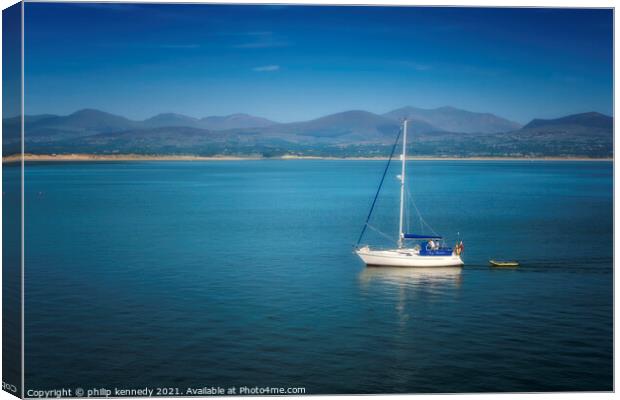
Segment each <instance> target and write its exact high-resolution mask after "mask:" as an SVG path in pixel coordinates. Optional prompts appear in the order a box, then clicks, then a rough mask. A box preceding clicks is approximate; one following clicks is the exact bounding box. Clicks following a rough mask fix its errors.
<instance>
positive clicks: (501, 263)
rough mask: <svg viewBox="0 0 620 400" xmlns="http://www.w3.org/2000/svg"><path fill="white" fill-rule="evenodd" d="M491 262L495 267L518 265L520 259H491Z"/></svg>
mask: <svg viewBox="0 0 620 400" xmlns="http://www.w3.org/2000/svg"><path fill="white" fill-rule="evenodd" d="M489 264H491V266H493V267H518V266H519V262H518V261H499V260H489Z"/></svg>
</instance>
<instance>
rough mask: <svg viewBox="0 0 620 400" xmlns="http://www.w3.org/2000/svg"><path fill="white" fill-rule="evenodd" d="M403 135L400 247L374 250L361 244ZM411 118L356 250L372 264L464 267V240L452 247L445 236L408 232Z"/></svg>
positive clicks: (390, 158) (385, 171)
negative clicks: (408, 162)
mask: <svg viewBox="0 0 620 400" xmlns="http://www.w3.org/2000/svg"><path fill="white" fill-rule="evenodd" d="M401 132H402V134H403V140H402V142H403V149H402V154H401V156H400V159H401V174H400V176H399V177H398V178H399V180H400V218H399V227H398V241H397V247H396V248H389V249H371V248H370V246H368V245H364V246H361V247H360V243H361V240H362V238H363V236H364V232H365V231H366V228H367V227H368V226H369V221H370V217H371V215H372V211H373V209H374V207H375V204H376V202H377V198H378V196H379V192H380V191H381V186H382V185H383V181H384V180H385V176H386V173H387V171H388V168H389V165H390V161H391V160H392V157H393V155H394V151H395V149H396V146H397V144H398V139H399V136H400V133H401ZM406 160H407V120H406V119H405V120H404V121H403V125H402V129H401V131H399V134H398V136H397V137H396V141H395V142H394V146H393V147H392V152H391V154H390V157H389V158H388V162H387V165H386V167H385V170H384V172H383V177H382V178H381V182H380V183H379V188H378V189H377V192H376V194H375V198H374V200H373V202H372V205H371V207H370V212H369V213H368V217H367V218H366V223H365V224H364V227H363V228H362V232H361V233H360V236H359V239H358V241H357V245H356V248H355V253H356V254H357V255H358V256H359V257H360V258H361V259H362V261H364V263H366V265H371V266H389V267H460V266H462V265H463V260H462V259H461V253H462V251H463V242H462V241H461V242H460V243H458V242H457V244H456V245H455V246H454V248H452V247H448V246H446V245H444V240H443V237H441V236H439V235H436V234H432V235H424V234H416V233H406V232H405V231H404V218H405V191H406V179H405V178H406V172H407V163H406Z"/></svg>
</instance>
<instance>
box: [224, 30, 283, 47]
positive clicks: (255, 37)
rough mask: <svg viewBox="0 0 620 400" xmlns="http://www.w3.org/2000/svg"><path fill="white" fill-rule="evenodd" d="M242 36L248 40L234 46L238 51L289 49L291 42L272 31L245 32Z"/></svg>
mask: <svg viewBox="0 0 620 400" xmlns="http://www.w3.org/2000/svg"><path fill="white" fill-rule="evenodd" d="M241 36H243V37H244V38H246V41H245V42H243V43H237V44H235V45H233V47H234V48H237V49H266V48H271V47H287V46H289V45H290V42H289V41H287V40H284V39H282V38H280V37H278V36H276V35H274V33H273V32H271V31H255V32H245V33H243V34H242V35H241Z"/></svg>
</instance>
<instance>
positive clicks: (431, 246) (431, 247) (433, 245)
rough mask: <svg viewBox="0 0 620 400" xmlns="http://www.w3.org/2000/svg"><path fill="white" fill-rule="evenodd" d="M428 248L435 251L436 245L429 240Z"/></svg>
mask: <svg viewBox="0 0 620 400" xmlns="http://www.w3.org/2000/svg"><path fill="white" fill-rule="evenodd" d="M428 246H429V247H430V249H431V250H437V245H436V244H435V241H433V239H431V240H429V242H428Z"/></svg>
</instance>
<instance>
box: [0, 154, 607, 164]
mask: <svg viewBox="0 0 620 400" xmlns="http://www.w3.org/2000/svg"><path fill="white" fill-rule="evenodd" d="M21 159H22V157H21V155H19V154H13V155H10V156H6V157H2V162H3V163H16V162H20V161H21ZM23 159H24V161H29V162H37V161H40V162H53V161H58V162H63V161H84V162H89V161H243V160H351V161H355V160H361V161H364V160H366V161H372V160H377V161H381V160H387V157H318V156H297V155H284V156H281V157H269V158H266V157H260V156H243V157H241V156H225V155H217V156H208V157H207V156H196V155H144V154H105V155H104V154H24V156H23ZM407 159H408V160H413V161H613V158H584V157H425V156H419V157H407Z"/></svg>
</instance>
